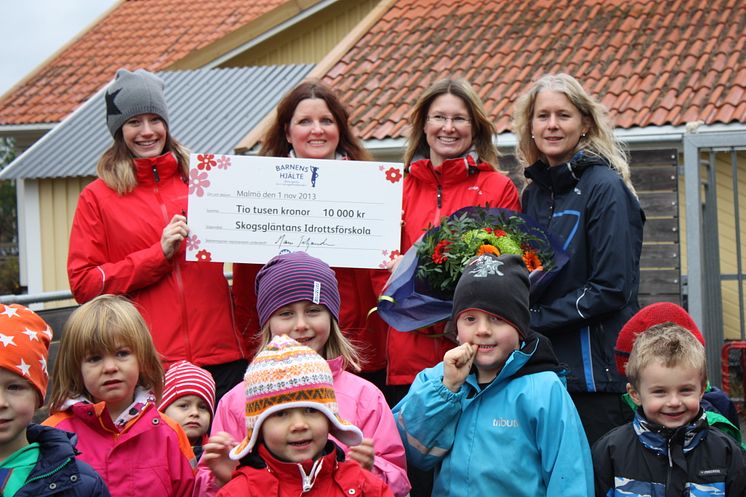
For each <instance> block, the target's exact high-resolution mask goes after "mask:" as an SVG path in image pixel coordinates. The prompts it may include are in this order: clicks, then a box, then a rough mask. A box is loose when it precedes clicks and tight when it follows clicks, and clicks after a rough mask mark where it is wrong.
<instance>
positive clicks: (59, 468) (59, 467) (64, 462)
mask: <svg viewBox="0 0 746 497" xmlns="http://www.w3.org/2000/svg"><path fill="white" fill-rule="evenodd" d="M71 460H72V457H68V458H67V459H65V460H64V461H62V464H60V465H59V466H57V467H56V468H54V469H53V470H52V471H50V472H48V473H44V474H43V475H38V476H34V477H33V478H29V479H28V480H26V483H31V482H32V481H36V480H43V479H44V478H49V477H50V476H52V475H53V474H55V473H57V472H59V471H60V470H62V468H64V467H65V466H67V464H68V463H69V462H70V461H71Z"/></svg>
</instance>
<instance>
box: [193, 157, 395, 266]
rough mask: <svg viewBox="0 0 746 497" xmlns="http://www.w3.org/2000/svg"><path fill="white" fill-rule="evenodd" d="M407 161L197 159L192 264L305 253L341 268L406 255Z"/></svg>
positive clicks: (259, 260)
mask: <svg viewBox="0 0 746 497" xmlns="http://www.w3.org/2000/svg"><path fill="white" fill-rule="evenodd" d="M403 175H404V168H403V166H402V164H400V163H391V162H375V161H370V162H363V161H348V160H314V159H295V158H278V157H256V156H246V155H217V154H207V153H205V154H192V155H191V160H190V166H189V211H188V224H189V236H188V238H187V240H186V258H187V260H188V261H197V262H199V261H212V262H246V263H259V264H263V263H265V262H267V261H268V260H269V259H271V258H272V257H274V256H276V255H278V254H282V253H286V252H295V251H299V250H303V251H306V252H308V253H309V254H311V255H313V256H314V257H318V258H319V259H322V260H323V261H324V262H326V263H327V264H329V265H330V266H334V267H356V268H382V267H385V265H386V263H387V262H388V261H390V260H392V259H393V258H394V257H396V255H398V254H399V250H398V249H399V246H400V236H401V205H402V184H403V179H404V178H403Z"/></svg>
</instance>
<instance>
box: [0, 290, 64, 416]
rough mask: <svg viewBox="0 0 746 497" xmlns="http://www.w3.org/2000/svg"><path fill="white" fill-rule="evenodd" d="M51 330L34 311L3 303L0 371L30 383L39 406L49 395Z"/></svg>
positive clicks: (0, 310)
mask: <svg viewBox="0 0 746 497" xmlns="http://www.w3.org/2000/svg"><path fill="white" fill-rule="evenodd" d="M51 340H52V329H51V328H50V327H49V325H48V324H47V323H46V322H45V321H44V320H43V319H42V318H40V317H39V316H38V315H37V314H36V313H35V312H34V311H32V310H31V309H28V308H26V307H24V306H22V305H19V304H12V305H5V304H0V368H3V369H6V370H8V371H10V372H11V373H15V374H17V375H18V376H20V377H21V378H24V379H26V380H28V381H30V382H31V384H32V385H33V386H34V388H36V391H37V392H39V403H38V406H41V405H42V403H43V402H44V396H45V395H46V394H47V383H48V382H49V372H48V371H47V356H48V353H49V342H50V341H51Z"/></svg>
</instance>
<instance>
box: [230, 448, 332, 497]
mask: <svg viewBox="0 0 746 497" xmlns="http://www.w3.org/2000/svg"><path fill="white" fill-rule="evenodd" d="M340 461H344V452H343V451H342V449H340V448H339V447H338V446H337V445H336V444H335V443H334V442H332V441H331V440H330V441H329V442H327V444H326V446H325V447H324V453H323V455H322V456H321V457H320V458H319V459H317V460H316V461H312V460H310V459H309V460H307V461H303V462H302V463H293V462H285V461H280V460H279V459H277V458H276V457H275V456H274V455H272V453H271V452H270V451H269V449H267V447H266V446H265V445H264V442H260V443H258V444H257V446H256V448H255V449H254V450H252V451H251V452H249V453H248V454H247V455H246V456H244V457H243V459H241V461H240V463H239V464H240V466H243V467H239V469H238V471H239V472H246V471H253V470H257V469H264V468H266V469H267V470H269V471H270V472H271V473H274V475H275V478H276V479H277V481H278V482H284V483H285V484H286V485H288V484H289V485H293V486H294V487H295V486H297V487H298V489H299V490H301V492H299V494H301V495H302V494H303V493H304V492H307V491H309V490H310V488H309V489H308V490H303V487H304V483H305V484H306V486H308V485H310V487H311V488H312V487H313V483H315V482H316V480H317V479H319V478H320V479H322V480H324V479H328V478H330V477H331V474H332V473H333V472H334V471H335V470H336V468H337V465H338V463H339V462H340Z"/></svg>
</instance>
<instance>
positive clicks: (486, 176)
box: [387, 79, 520, 405]
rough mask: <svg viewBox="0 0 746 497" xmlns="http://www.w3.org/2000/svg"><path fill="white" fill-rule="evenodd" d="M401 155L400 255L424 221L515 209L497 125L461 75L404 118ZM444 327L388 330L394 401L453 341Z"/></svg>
mask: <svg viewBox="0 0 746 497" xmlns="http://www.w3.org/2000/svg"><path fill="white" fill-rule="evenodd" d="M410 123H411V126H412V128H411V131H410V134H409V140H408V143H407V149H406V151H405V153H404V163H405V164H406V168H405V171H406V173H407V174H406V176H405V178H404V194H403V195H404V198H403V210H404V215H403V221H404V223H403V224H404V225H403V228H402V247H401V248H402V252H404V251H406V250H407V249H409V248H410V247H411V246H412V244H414V242H415V241H417V239H418V238H419V237H420V236H421V235H422V233H423V231H424V230H426V229H427V228H428V227H429V226H430V225H437V224H438V223H439V222H440V220H441V218H442V217H443V216H449V215H450V214H452V213H453V212H455V211H457V210H458V209H461V208H462V207H467V206H472V205H482V206H484V205H485V204H487V203H489V205H490V207H504V208H507V209H514V210H520V203H519V198H518V191H517V190H516V187H515V185H514V184H513V183H512V182H511V181H510V179H508V177H507V176H505V175H504V174H502V173H501V172H499V170H498V168H497V158H498V152H497V149H496V148H495V145H494V144H493V142H492V137H493V135H494V134H495V127H494V125H493V124H492V122H491V121H490V119H489V118H488V117H487V115H486V113H485V110H484V108H483V106H482V102H481V100H480V99H479V96H477V94H476V92H475V91H474V89H473V88H472V87H471V85H470V84H469V83H468V82H466V81H465V80H463V79H443V80H441V81H438V82H436V83H435V84H433V85H432V86H431V87H430V88H428V89H427V90H426V91H425V93H424V94H423V95H422V96H421V97H420V98H419V100H418V101H417V103H416V104H415V106H414V108H413V110H412V114H411V117H410ZM443 329H444V325H443V324H441V325H436V326H433V327H429V328H426V329H421V330H418V331H412V332H406V333H405V332H400V331H397V330H394V329H391V328H390V329H389V334H388V343H387V350H388V370H387V384H388V387H387V394H388V395H389V399H388V400H389V402H390V403H391V404H392V405H393V404H394V403H395V402H398V401H399V400H400V399H401V398H402V397H403V396H404V395H405V394H406V393H407V390H408V389H409V385H411V383H412V381H413V380H414V377H415V376H416V375H417V373H419V372H420V371H422V370H423V369H425V368H429V367H432V366H434V365H436V364H437V363H439V362H440V361H441V360H442V359H443V354H445V352H446V351H447V350H449V349H451V348H452V347H453V346H454V345H455V343H454V342H452V341H451V340H449V339H447V338H445V337H444V336H443Z"/></svg>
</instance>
